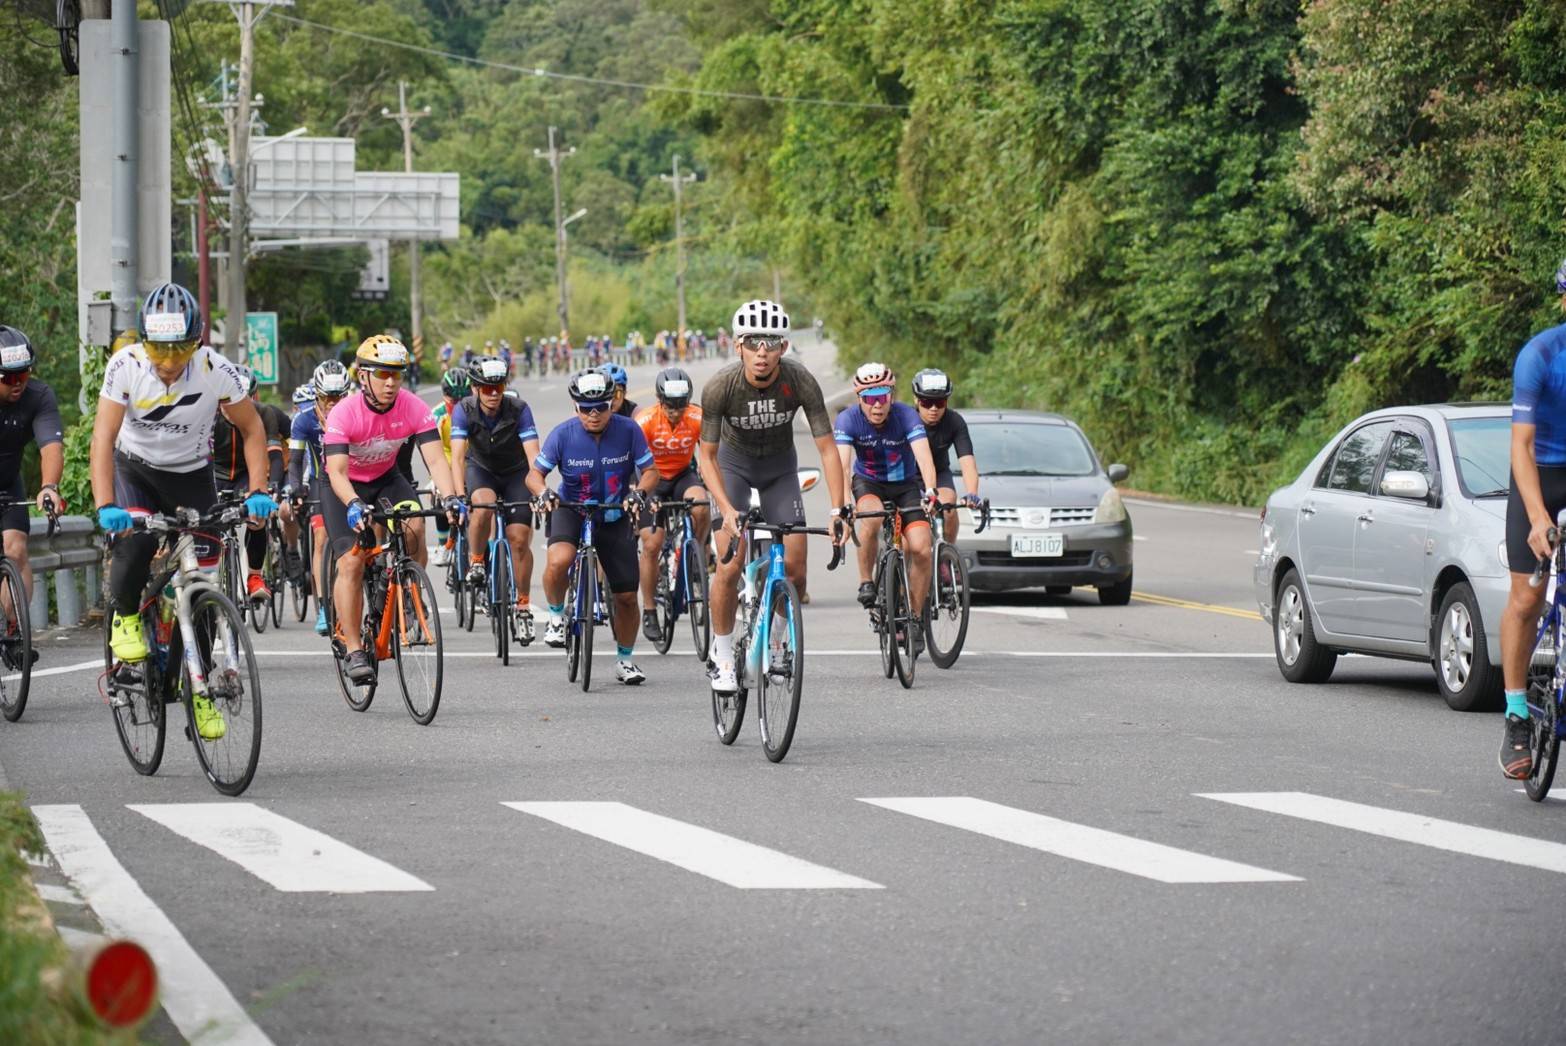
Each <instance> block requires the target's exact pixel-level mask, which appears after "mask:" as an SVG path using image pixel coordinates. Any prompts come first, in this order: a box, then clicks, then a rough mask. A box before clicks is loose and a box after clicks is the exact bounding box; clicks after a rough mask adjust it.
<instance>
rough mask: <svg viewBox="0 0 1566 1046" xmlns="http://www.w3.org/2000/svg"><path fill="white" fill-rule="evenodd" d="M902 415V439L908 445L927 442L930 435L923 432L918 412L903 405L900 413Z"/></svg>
mask: <svg viewBox="0 0 1566 1046" xmlns="http://www.w3.org/2000/svg"><path fill="white" fill-rule="evenodd" d="M900 413H901V414H902V415H903V438H904V439H906V440H907V441H908V442H909V443H920V442H925V441H928V440H929V438H930V434H929V433H928V432H926V431H925V430H924V422H923V421H921V420H920V419H919V412H918V411H916V410H914V409H913V408H912V407H908V406H906V405H904V409H903V410H902V411H901V412H900Z"/></svg>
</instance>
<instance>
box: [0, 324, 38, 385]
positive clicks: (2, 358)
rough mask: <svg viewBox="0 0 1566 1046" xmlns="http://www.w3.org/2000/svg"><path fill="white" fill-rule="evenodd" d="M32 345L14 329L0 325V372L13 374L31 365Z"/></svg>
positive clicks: (32, 358)
mask: <svg viewBox="0 0 1566 1046" xmlns="http://www.w3.org/2000/svg"><path fill="white" fill-rule="evenodd" d="M33 360H34V354H33V343H32V342H30V341H28V340H27V335H25V334H23V333H22V332H21V331H19V330H17V329H16V328H15V327H7V326H6V325H5V324H3V323H0V372H4V373H7V374H13V373H15V372H17V371H23V370H27V369H28V368H30V367H31V366H32V365H33Z"/></svg>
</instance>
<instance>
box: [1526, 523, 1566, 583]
mask: <svg viewBox="0 0 1566 1046" xmlns="http://www.w3.org/2000/svg"><path fill="white" fill-rule="evenodd" d="M1560 536H1561V535H1560V531H1559V530H1557V529H1556V528H1555V527H1551V528H1550V529H1549V530H1548V531H1546V532H1545V535H1544V540H1546V541H1548V542H1549V543H1550V547H1551V548H1552V549H1553V548H1554V547H1555V545H1556V543H1557V542H1559V540H1560ZM1553 558H1554V554H1553V553H1552V554H1551V555H1548V556H1540V557H1539V564H1538V566H1536V567H1534V568H1533V577H1531V578H1529V579H1528V587H1529V588H1538V587H1539V586H1540V585H1542V584H1544V579H1545V578H1546V577H1548V576H1549V573H1550V560H1551V559H1553Z"/></svg>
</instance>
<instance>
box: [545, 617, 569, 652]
mask: <svg viewBox="0 0 1566 1046" xmlns="http://www.w3.org/2000/svg"><path fill="white" fill-rule="evenodd" d="M544 645H545V646H556V647H559V646H565V618H563V617H552V618H550V619H549V624H547V625H545V626H544Z"/></svg>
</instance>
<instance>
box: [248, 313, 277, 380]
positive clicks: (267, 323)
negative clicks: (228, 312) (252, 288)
mask: <svg viewBox="0 0 1566 1046" xmlns="http://www.w3.org/2000/svg"><path fill="white" fill-rule="evenodd" d="M245 346H246V347H247V349H248V350H249V352H248V356H249V358H248V359H247V360H246V363H248V364H249V365H250V369H251V371H252V372H253V373H254V374H255V376H256V381H258V382H260V383H261V384H262V385H276V384H277V313H275V312H247V313H245Z"/></svg>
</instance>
